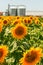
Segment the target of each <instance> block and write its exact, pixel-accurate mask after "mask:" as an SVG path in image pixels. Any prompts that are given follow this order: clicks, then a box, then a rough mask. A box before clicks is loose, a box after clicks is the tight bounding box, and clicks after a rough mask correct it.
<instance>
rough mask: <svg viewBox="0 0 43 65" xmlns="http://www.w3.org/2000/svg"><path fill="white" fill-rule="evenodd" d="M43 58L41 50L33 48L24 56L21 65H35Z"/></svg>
mask: <svg viewBox="0 0 43 65" xmlns="http://www.w3.org/2000/svg"><path fill="white" fill-rule="evenodd" d="M41 57H42V49H41V48H38V47H37V48H31V49H30V50H28V51H26V52H25V53H24V54H23V57H22V58H21V59H20V64H22V65H35V64H37V63H38V62H39V61H40V59H41Z"/></svg>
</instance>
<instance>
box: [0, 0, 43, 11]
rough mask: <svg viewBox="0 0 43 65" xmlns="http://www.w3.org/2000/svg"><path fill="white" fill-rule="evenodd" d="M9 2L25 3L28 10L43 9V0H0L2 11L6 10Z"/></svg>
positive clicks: (14, 3)
mask: <svg viewBox="0 0 43 65" xmlns="http://www.w3.org/2000/svg"><path fill="white" fill-rule="evenodd" d="M8 3H9V4H11V5H12V4H13V5H25V6H26V10H31V11H39V10H40V11H43V0H0V11H5V10H6V9H7V7H8Z"/></svg>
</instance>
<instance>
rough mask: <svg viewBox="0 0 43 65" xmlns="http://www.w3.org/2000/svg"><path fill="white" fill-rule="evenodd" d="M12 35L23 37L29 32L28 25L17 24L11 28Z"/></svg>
mask: <svg viewBox="0 0 43 65" xmlns="http://www.w3.org/2000/svg"><path fill="white" fill-rule="evenodd" d="M11 33H12V36H13V37H15V38H17V39H22V38H23V37H24V36H25V35H26V34H27V27H26V26H25V25H23V24H22V23H21V24H17V25H16V26H15V27H13V28H12V29H11Z"/></svg>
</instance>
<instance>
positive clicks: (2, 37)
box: [0, 16, 43, 65]
mask: <svg viewBox="0 0 43 65" xmlns="http://www.w3.org/2000/svg"><path fill="white" fill-rule="evenodd" d="M0 65H43V17H38V16H0Z"/></svg>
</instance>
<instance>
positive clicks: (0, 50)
mask: <svg viewBox="0 0 43 65" xmlns="http://www.w3.org/2000/svg"><path fill="white" fill-rule="evenodd" d="M2 55H3V50H2V49H0V57H2Z"/></svg>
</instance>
